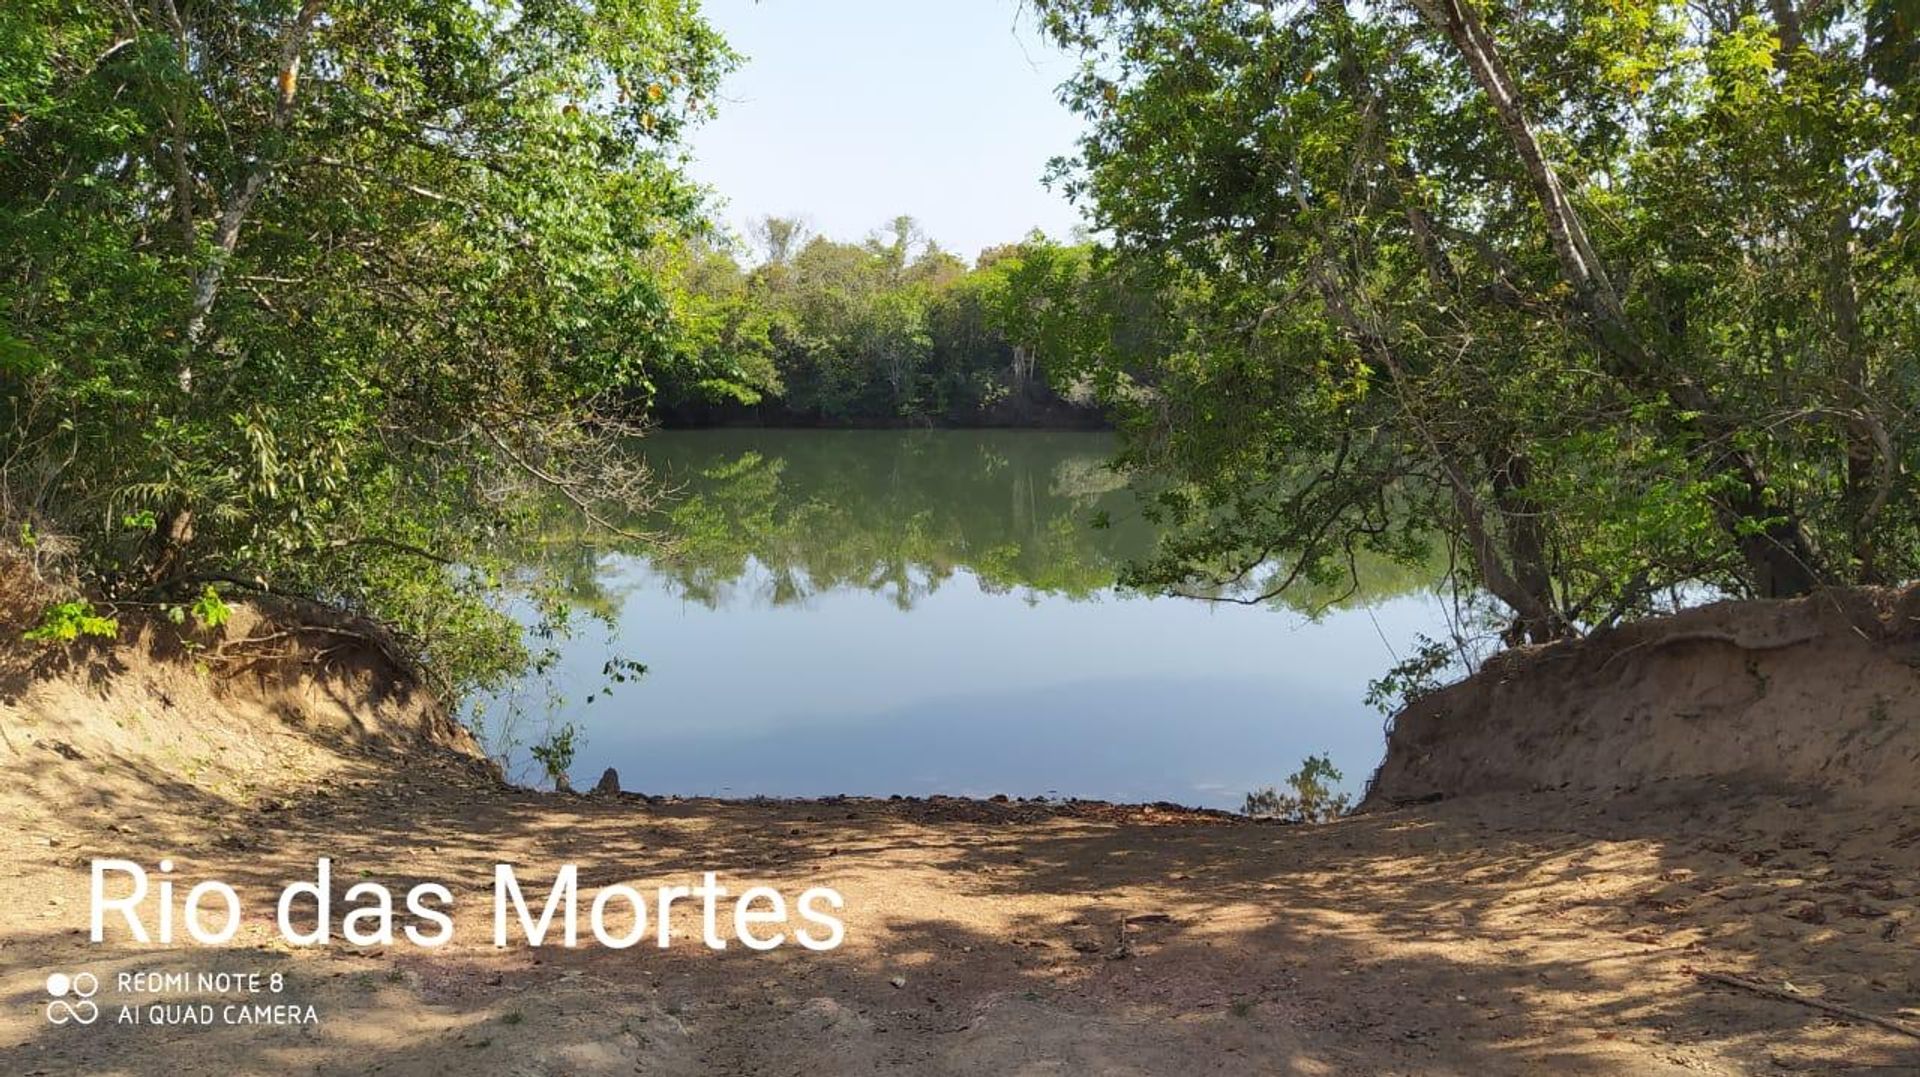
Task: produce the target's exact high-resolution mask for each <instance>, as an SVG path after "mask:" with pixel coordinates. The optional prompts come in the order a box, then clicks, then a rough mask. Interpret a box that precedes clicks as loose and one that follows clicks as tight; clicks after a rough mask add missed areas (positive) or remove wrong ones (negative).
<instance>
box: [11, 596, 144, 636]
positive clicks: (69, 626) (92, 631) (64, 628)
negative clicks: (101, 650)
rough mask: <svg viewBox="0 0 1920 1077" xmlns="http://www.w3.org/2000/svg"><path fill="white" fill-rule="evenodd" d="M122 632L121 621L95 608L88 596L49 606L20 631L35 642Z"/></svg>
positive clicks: (116, 634) (111, 634)
mask: <svg viewBox="0 0 1920 1077" xmlns="http://www.w3.org/2000/svg"><path fill="white" fill-rule="evenodd" d="M119 634H120V622H119V621H117V620H115V619H114V618H112V617H103V616H101V615H100V614H98V613H95V612H94V609H93V603H91V602H88V601H87V600H85V599H76V600H74V601H71V602H60V603H56V604H54V605H52V606H48V607H47V608H46V609H45V610H44V611H42V612H41V614H40V623H39V624H38V625H36V626H34V627H32V628H29V629H27V630H26V631H25V632H22V633H21V634H20V638H21V639H25V640H32V641H33V642H35V643H73V642H74V641H76V640H78V639H80V638H81V637H83V636H91V637H94V638H96V639H113V638H114V637H115V636H118V635H119Z"/></svg>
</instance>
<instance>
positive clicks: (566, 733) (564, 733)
mask: <svg viewBox="0 0 1920 1077" xmlns="http://www.w3.org/2000/svg"><path fill="white" fill-rule="evenodd" d="M579 735H580V730H579V727H578V726H575V725H574V724H573V723H572V722H562V723H561V724H560V725H558V726H556V727H555V728H553V729H550V730H548V731H547V735H546V738H545V739H544V740H542V741H541V742H540V743H538V744H535V745H533V746H531V747H529V748H528V749H527V752H528V754H530V755H532V756H533V758H534V761H535V762H537V763H539V764H540V769H541V770H542V771H544V772H545V774H546V777H547V781H548V782H549V783H550V784H552V786H553V787H554V788H555V789H565V788H567V771H568V770H569V769H571V768H572V766H573V757H574V754H575V753H576V752H577V751H578V749H579V742H578V741H579Z"/></svg>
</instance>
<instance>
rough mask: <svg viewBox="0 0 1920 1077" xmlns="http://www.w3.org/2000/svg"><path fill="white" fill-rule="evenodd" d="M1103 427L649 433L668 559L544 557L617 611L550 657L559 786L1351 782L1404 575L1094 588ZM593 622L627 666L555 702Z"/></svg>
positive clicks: (992, 788)
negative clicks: (1335, 776)
mask: <svg viewBox="0 0 1920 1077" xmlns="http://www.w3.org/2000/svg"><path fill="white" fill-rule="evenodd" d="M1111 448H1112V442H1111V441H1110V439H1109V438H1108V437H1106V436H1104V435H1098V434H1085V433H1044V432H1032V431H919V432H904V433H903V432H898V431H761V430H735V431H698V432H672V433H664V434H658V435H656V436H654V437H652V438H649V439H648V440H647V441H646V442H645V443H644V445H643V449H644V451H645V453H646V455H647V459H648V462H649V463H650V464H651V465H652V466H653V467H654V468H655V469H656V470H657V471H658V472H659V473H660V474H661V475H662V476H663V477H664V478H665V479H667V480H668V481H669V482H670V483H672V484H674V485H675V486H677V487H678V488H679V489H678V495H677V497H676V498H675V499H674V500H673V501H672V502H671V504H670V505H668V506H667V507H666V508H665V509H663V510H662V513H661V514H660V515H659V516H657V517H656V518H654V519H651V520H649V521H646V522H647V523H649V524H651V525H652V526H654V527H657V528H661V529H664V530H666V531H667V532H668V533H670V535H671V536H672V538H673V543H674V545H673V548H672V550H671V552H670V553H669V554H666V555H664V556H660V555H655V556H643V555H638V554H632V553H621V552H606V551H598V552H596V551H590V550H588V549H587V548H586V547H584V546H578V545H573V546H569V545H567V544H564V543H563V544H562V545H561V547H560V548H558V549H556V550H553V551H550V552H551V553H553V554H554V555H556V556H567V557H578V558H579V559H580V570H579V572H578V573H577V577H578V578H579V580H580V584H581V589H582V591H583V592H584V593H587V594H590V595H592V596H594V597H595V600H597V601H599V602H602V603H604V604H605V608H606V609H607V610H608V611H609V612H610V613H612V614H613V616H614V619H615V620H616V621H617V624H618V631H617V634H616V636H615V637H614V638H613V639H612V640H611V641H609V639H607V638H605V637H602V636H600V635H598V634H597V633H591V632H590V633H587V634H585V635H584V636H582V637H579V638H576V639H575V640H573V641H571V642H569V643H568V644H567V646H566V650H565V651H564V653H563V655H562V658H561V663H560V678H559V679H560V681H561V683H562V687H563V689H564V690H565V694H566V696H567V699H568V703H567V704H566V706H567V710H566V711H565V713H564V717H565V718H567V719H570V720H573V721H576V722H578V723H579V724H580V725H581V727H582V729H583V731H584V741H583V745H582V748H581V753H580V756H579V759H578V761H577V762H576V765H575V767H574V778H575V781H576V783H583V782H584V783H590V782H591V781H592V780H593V779H594V778H595V777H597V776H598V774H599V771H600V769H601V768H602V767H606V766H614V767H617V768H618V769H619V771H620V773H621V776H622V778H623V779H624V780H625V783H626V785H627V786H628V787H629V788H634V789H642V790H645V791H648V792H656V793H659V792H672V793H685V794H694V793H720V794H725V795H733V796H747V795H754V794H769V795H822V794H833V793H852V794H877V795H885V794H889V793H908V794H924V793H932V792H948V793H972V794H990V793H1007V794H1010V795H1042V794H1054V795H1066V796H1089V797H1103V798H1111V799H1128V800H1161V799H1166V800H1176V801H1181V802H1184V803H1190V804H1205V805H1212V806H1225V807H1234V806H1237V805H1238V803H1239V801H1240V798H1241V796H1242V795H1243V794H1244V793H1245V792H1246V791H1247V790H1248V789H1250V788H1253V787H1255V786H1258V785H1265V784H1270V783H1272V782H1275V781H1277V780H1279V779H1280V778H1281V777H1282V776H1284V775H1285V774H1286V773H1288V772H1289V771H1291V770H1292V769H1294V767H1295V766H1297V765H1298V763H1299V762H1300V760H1301V758H1302V757H1304V756H1305V755H1307V754H1308V753H1311V752H1321V751H1328V752H1331V753H1332V754H1333V756H1334V759H1335V762H1336V764H1338V765H1340V766H1341V767H1342V768H1343V769H1345V770H1346V771H1347V779H1348V780H1347V785H1349V786H1350V787H1351V786H1357V784H1358V783H1359V782H1360V781H1361V780H1362V779H1363V778H1364V776H1365V774H1366V773H1367V771H1368V770H1370V769H1371V767H1372V766H1373V764H1374V763H1375V762H1376V761H1377V758H1378V754H1379V751H1380V745H1381V737H1380V720H1379V717H1378V716H1377V715H1375V714H1373V713H1372V712H1371V711H1369V710H1368V709H1367V708H1365V707H1364V706H1363V705H1362V703H1361V699H1362V697H1363V695H1364V693H1365V688H1366V683H1367V681H1368V680H1369V679H1370V678H1372V677H1375V676H1378V675H1379V673H1380V672H1381V671H1382V670H1384V669H1385V668H1386V667H1387V666H1388V665H1390V664H1391V663H1392V661H1393V660H1394V659H1393V654H1392V650H1391V647H1390V646H1389V641H1391V642H1393V643H1401V644H1404V643H1405V642H1406V641H1408V640H1411V639H1412V638H1413V636H1414V634H1415V633H1416V632H1422V631H1424V632H1427V633H1429V634H1433V633H1436V632H1438V631H1439V622H1440V614H1439V610H1438V608H1437V605H1436V603H1435V602H1434V600H1433V599H1432V598H1431V596H1430V595H1428V594H1427V593H1425V591H1424V590H1422V586H1421V585H1422V583H1423V582H1424V580H1429V579H1431V576H1428V575H1426V574H1423V573H1421V572H1420V571H1418V570H1405V569H1400V570H1394V571H1386V572H1381V573H1377V574H1371V575H1372V577H1373V578H1369V579H1367V580H1365V581H1363V582H1365V583H1367V584H1368V586H1367V587H1366V588H1363V590H1362V591H1361V592H1359V593H1358V594H1356V595H1354V596H1352V597H1351V598H1350V599H1349V600H1348V602H1347V603H1346V605H1345V607H1344V608H1336V609H1334V610H1332V611H1331V612H1329V613H1327V615H1326V616H1324V617H1321V618H1320V619H1318V620H1317V621H1314V620H1309V619H1308V618H1306V617H1303V616H1301V615H1300V614H1299V613H1297V612H1295V611H1291V610H1287V609H1275V608H1248V607H1240V606H1220V605H1214V604H1209V603H1205V602H1199V601H1195V600H1192V599H1183V598H1167V597H1153V596H1141V595H1127V594H1123V593H1119V592H1116V591H1115V590H1114V589H1113V583H1114V580H1115V579H1116V577H1117V575H1118V573H1119V571H1120V569H1121V567H1122V566H1123V565H1124V564H1126V563H1127V562H1128V561H1129V560H1132V559H1136V558H1139V557H1142V556H1145V555H1146V554H1147V553H1148V552H1149V551H1150V550H1151V547H1152V543H1153V541H1154V538H1155V536H1154V533H1153V532H1152V530H1151V529H1150V528H1149V527H1148V526H1147V525H1146V524H1145V523H1144V522H1143V521H1142V520H1141V519H1140V517H1139V514H1138V512H1137V510H1136V508H1135V499H1134V497H1133V495H1132V494H1131V493H1130V492H1128V491H1127V489H1126V488H1125V483H1124V480H1123V478H1122V477H1121V476H1119V475H1116V474H1115V473H1113V472H1112V471H1111V470H1109V469H1108V468H1107V467H1106V460H1107V458H1108V454H1109V452H1110V451H1111ZM1103 519H1104V520H1105V521H1106V526H1094V524H1095V521H1097V520H1103ZM1333 597H1335V596H1333V595H1313V594H1307V593H1302V594H1297V595H1293V596H1290V601H1293V602H1295V603H1296V604H1298V605H1299V606H1300V607H1302V608H1311V609H1316V610H1317V609H1319V608H1320V607H1321V606H1322V605H1324V604H1325V603H1326V602H1328V601H1329V600H1331V599H1332V598H1333ZM610 643H611V645H612V646H614V647H616V648H617V649H618V650H619V651H621V652H624V653H627V654H630V655H632V656H634V657H636V658H639V659H641V660H643V661H645V662H646V663H647V665H648V667H649V670H650V672H649V673H648V674H647V675H646V676H645V677H643V678H641V679H640V680H638V681H636V682H634V683H632V684H629V685H625V686H622V687H621V688H620V689H619V690H618V691H617V692H616V693H615V694H614V695H613V696H612V697H611V698H610V699H602V700H601V701H599V702H596V703H594V704H591V705H587V704H584V703H583V702H582V700H583V699H584V697H585V695H587V694H588V693H591V692H593V691H594V690H595V689H597V688H599V687H600V679H599V677H598V674H599V671H600V666H601V663H602V662H603V661H604V659H605V656H606V650H607V647H608V646H609V645H610Z"/></svg>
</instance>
